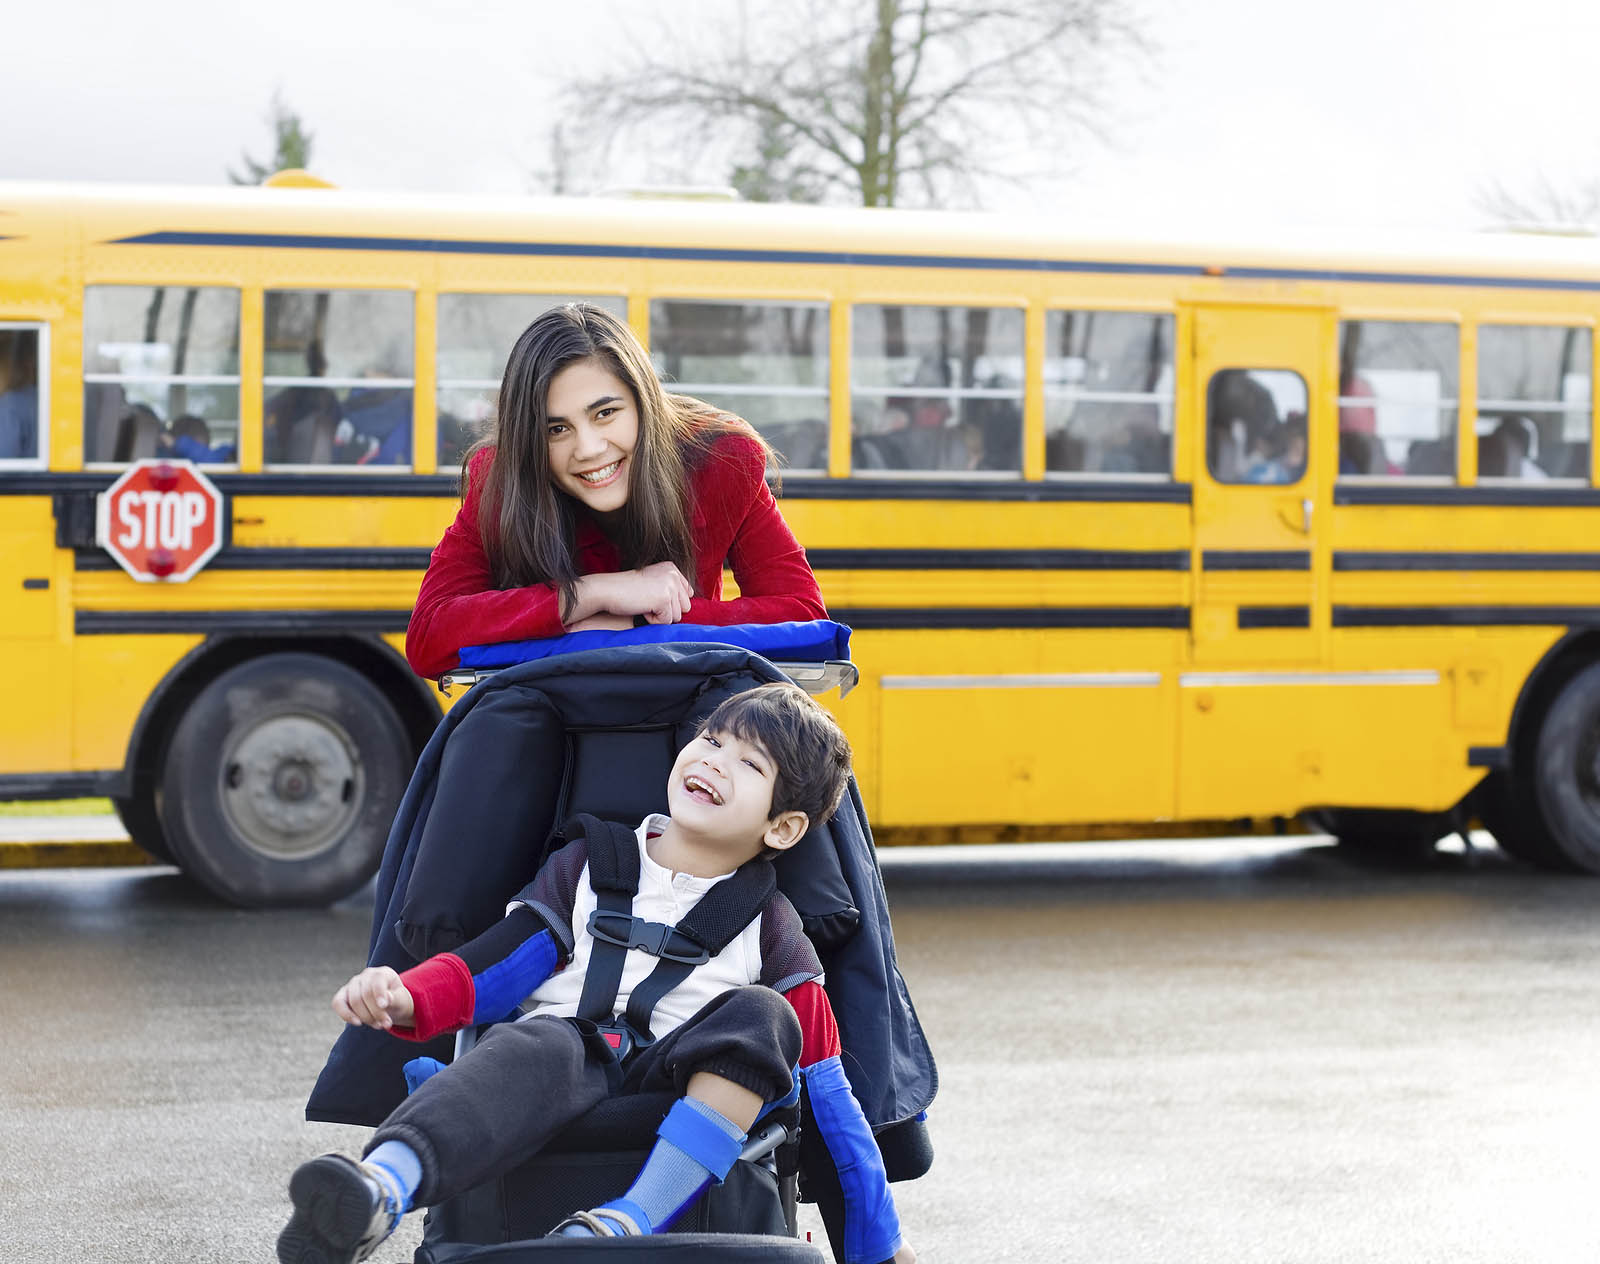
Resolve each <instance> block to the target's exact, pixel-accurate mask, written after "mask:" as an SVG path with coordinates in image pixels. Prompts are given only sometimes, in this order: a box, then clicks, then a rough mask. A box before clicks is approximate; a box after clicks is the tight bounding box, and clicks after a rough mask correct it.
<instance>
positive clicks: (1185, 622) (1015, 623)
mask: <svg viewBox="0 0 1600 1264" xmlns="http://www.w3.org/2000/svg"><path fill="white" fill-rule="evenodd" d="M828 614H829V616H830V617H831V618H833V619H836V620H837V621H838V622H840V623H843V624H847V625H848V626H849V627H851V628H854V629H857V630H874V629H876V630H882V629H917V628H929V629H933V628H952V629H954V628H1178V629H1183V628H1187V627H1188V626H1189V611H1188V608H1187V607H1185V606H1067V607H1063V606H1054V607H1041V606H1025V607H1016V608H1003V607H995V606H979V607H975V608H973V609H965V608H953V607H949V606H945V607H937V608H936V607H926V606H921V607H919V606H874V607H867V606H861V607H853V608H840V609H835V610H830V611H829V612H828Z"/></svg>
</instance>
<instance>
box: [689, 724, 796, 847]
mask: <svg viewBox="0 0 1600 1264" xmlns="http://www.w3.org/2000/svg"><path fill="white" fill-rule="evenodd" d="M777 771H778V770H777V766H776V765H775V764H774V763H773V761H772V756H770V755H769V754H767V752H766V751H765V750H764V749H763V748H762V747H761V746H759V745H758V744H757V743H755V742H748V741H745V740H744V739H743V738H740V737H736V736H734V734H732V733H713V732H704V733H701V734H700V735H699V736H698V737H696V738H695V739H694V740H693V741H691V742H690V743H689V744H688V745H687V746H685V747H684V748H683V749H682V750H681V751H679V752H678V759H677V762H676V763H674V764H673V766H672V773H671V775H670V776H669V777H668V778H667V808H668V812H669V814H670V815H671V817H672V820H673V822H674V824H677V825H679V826H682V827H683V828H685V829H688V830H691V831H692V832H693V833H695V834H696V835H698V836H700V837H702V838H704V839H705V840H706V841H708V842H715V843H718V844H722V845H725V846H726V847H727V849H728V853H729V855H730V857H732V856H734V855H737V856H738V857H739V862H740V863H742V862H743V861H745V860H748V859H749V858H750V857H752V856H755V855H758V854H759V853H760V852H761V849H762V847H764V846H771V847H785V846H788V845H790V843H791V842H794V841H798V835H796V837H795V838H794V839H790V838H789V835H790V834H791V833H792V832H793V829H794V826H795V822H793V821H789V820H786V819H785V818H790V817H798V818H799V821H800V824H799V833H800V834H803V833H805V827H804V822H805V813H803V812H785V813H783V814H782V816H781V817H779V818H778V819H777V820H774V819H773V817H772V789H773V784H774V782H775V780H776V777H777Z"/></svg>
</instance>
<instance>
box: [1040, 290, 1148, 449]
mask: <svg viewBox="0 0 1600 1264" xmlns="http://www.w3.org/2000/svg"><path fill="white" fill-rule="evenodd" d="M1172 329H1173V319H1172V317H1171V316H1166V315H1160V314H1157V313H1146V312H1066V311H1055V312H1046V313H1045V360H1044V428H1045V441H1044V466H1045V470H1046V472H1047V473H1050V474H1112V475H1129V474H1132V475H1146V476H1149V475H1154V476H1158V477H1170V475H1171V473H1172V400H1173V377H1174V374H1173V359H1172V346H1173V335H1172Z"/></svg>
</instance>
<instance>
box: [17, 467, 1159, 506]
mask: <svg viewBox="0 0 1600 1264" xmlns="http://www.w3.org/2000/svg"><path fill="white" fill-rule="evenodd" d="M118 473H119V471H107V472H105V473H103V474H97V473H92V472H91V473H76V472H67V471H61V472H56V471H52V470H31V471H26V472H24V473H20V474H5V475H0V496H41V495H43V496H48V495H54V494H57V493H64V492H80V493H99V492H103V491H105V489H106V488H108V487H110V486H111V484H112V481H113V480H114V479H116V477H117V474H118ZM206 477H207V478H209V479H210V480H211V481H212V482H213V483H214V484H216V487H217V490H218V491H220V492H223V493H225V494H226V495H229V496H308V497H314V496H338V497H351V496H354V497H360V496H413V497H419V498H429V497H439V498H445V497H449V498H451V499H454V498H455V497H456V496H458V495H459V493H460V486H461V483H460V479H459V477H458V476H457V475H455V474H320V473H317V474H311V473H307V474H300V473H295V474H290V473H273V474H220V473H218V474H213V473H211V472H210V471H206ZM779 494H780V496H781V497H782V498H783V499H785V500H975V501H995V500H1023V501H1029V500H1032V501H1080V502H1086V503H1091V504H1092V503H1096V502H1099V503H1109V504H1180V505H1187V504H1188V503H1189V500H1190V488H1189V484H1187V483H1141V482H1131V481H1130V482H1125V483H1099V482H1084V483H1072V482H1057V481H1054V480H1052V481H1049V482H1036V483H1025V482H1022V481H1021V480H1005V481H998V480H997V481H989V480H986V479H971V480H967V479H953V478H952V479H889V478H804V479H802V478H794V479H786V480H784V481H783V482H782V484H781V487H780V489H779Z"/></svg>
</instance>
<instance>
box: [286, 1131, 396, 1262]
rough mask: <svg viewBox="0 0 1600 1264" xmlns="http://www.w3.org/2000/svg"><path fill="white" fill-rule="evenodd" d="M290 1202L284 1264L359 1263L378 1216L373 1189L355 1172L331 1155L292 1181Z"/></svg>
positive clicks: (305, 1167) (315, 1161)
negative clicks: (291, 1211)
mask: <svg viewBox="0 0 1600 1264" xmlns="http://www.w3.org/2000/svg"><path fill="white" fill-rule="evenodd" d="M289 1201H290V1202H292V1203H293V1204H294V1215H292V1216H291V1217H290V1218H289V1223H288V1224H287V1225H285V1226H284V1228H283V1232H282V1233H280V1234H279V1235H278V1260H279V1264H353V1261H354V1260H355V1259H356V1258H357V1256H356V1250H357V1248H358V1247H360V1245H361V1241H362V1239H363V1238H364V1237H365V1236H366V1234H367V1229H368V1228H369V1227H370V1226H371V1224H372V1217H373V1211H374V1209H373V1205H372V1188H371V1186H369V1185H368V1184H367V1183H366V1181H365V1180H363V1179H362V1177H361V1174H360V1173H359V1172H358V1171H357V1170H356V1169H355V1168H354V1167H352V1166H351V1165H350V1164H348V1163H344V1162H341V1161H339V1160H338V1159H336V1158H333V1157H332V1156H329V1155H324V1156H323V1157H322V1158H320V1159H312V1160H311V1162H309V1163H302V1164H301V1165H300V1166H299V1167H298V1168H296V1169H295V1173H294V1175H293V1176H291V1177H290V1178H289Z"/></svg>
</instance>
